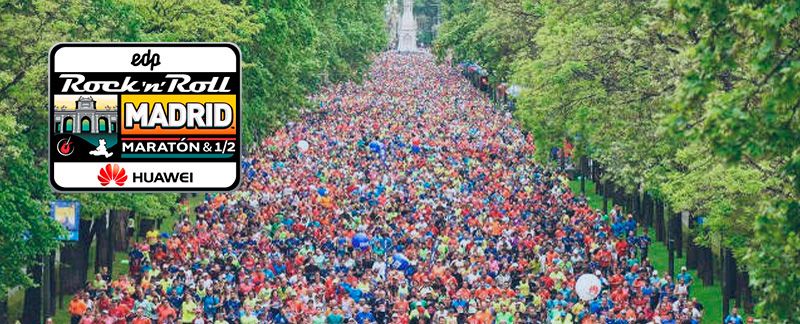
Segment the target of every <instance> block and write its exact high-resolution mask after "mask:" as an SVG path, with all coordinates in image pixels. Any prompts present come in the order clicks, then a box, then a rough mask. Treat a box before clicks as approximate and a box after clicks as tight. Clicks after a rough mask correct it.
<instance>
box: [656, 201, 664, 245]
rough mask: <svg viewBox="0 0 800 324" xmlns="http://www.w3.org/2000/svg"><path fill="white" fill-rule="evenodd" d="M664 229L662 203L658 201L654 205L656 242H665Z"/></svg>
mask: <svg viewBox="0 0 800 324" xmlns="http://www.w3.org/2000/svg"><path fill="white" fill-rule="evenodd" d="M665 232H666V231H665V228H664V202H663V201H661V200H659V201H658V202H657V203H656V240H659V241H661V242H666V235H664V234H666V233H665Z"/></svg>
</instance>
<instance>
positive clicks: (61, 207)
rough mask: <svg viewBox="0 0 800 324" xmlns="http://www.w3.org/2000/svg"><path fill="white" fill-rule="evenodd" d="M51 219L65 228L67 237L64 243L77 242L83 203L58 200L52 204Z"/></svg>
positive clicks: (61, 238)
mask: <svg viewBox="0 0 800 324" xmlns="http://www.w3.org/2000/svg"><path fill="white" fill-rule="evenodd" d="M50 217H52V218H53V219H54V220H55V221H56V222H58V223H59V224H61V226H63V227H64V230H66V231H67V235H65V236H62V237H60V238H59V239H60V240H62V241H77V240H78V233H79V232H80V224H81V203H79V202H77V201H65V200H56V201H54V202H51V203H50Z"/></svg>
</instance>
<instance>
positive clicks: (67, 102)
mask: <svg viewBox="0 0 800 324" xmlns="http://www.w3.org/2000/svg"><path fill="white" fill-rule="evenodd" d="M83 96H84V97H92V98H93V99H94V100H95V101H97V108H99V109H103V108H104V107H105V106H109V107H115V106H116V105H117V96H116V95H83ZM78 97H81V95H56V96H55V98H54V99H53V103H54V105H55V106H56V107H61V106H67V108H68V109H75V101H77V100H78Z"/></svg>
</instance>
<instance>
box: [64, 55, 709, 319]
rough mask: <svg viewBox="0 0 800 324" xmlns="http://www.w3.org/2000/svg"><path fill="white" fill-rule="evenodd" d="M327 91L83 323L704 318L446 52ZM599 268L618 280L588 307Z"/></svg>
mask: <svg viewBox="0 0 800 324" xmlns="http://www.w3.org/2000/svg"><path fill="white" fill-rule="evenodd" d="M316 100H317V101H318V102H319V109H318V110H317V111H315V112H313V113H308V114H305V115H303V116H302V118H301V119H300V120H299V121H298V122H294V123H290V124H288V125H287V126H286V127H285V128H283V129H281V130H279V131H277V133H275V134H274V135H273V136H271V137H269V138H267V139H266V140H264V141H263V143H261V144H262V145H260V146H259V147H258V148H257V149H255V150H254V151H252V152H250V154H249V155H248V157H246V158H245V162H244V163H243V178H244V184H243V185H242V187H241V188H240V189H239V190H238V191H236V192H233V193H230V194H220V195H207V196H206V201H205V203H203V204H202V205H201V206H200V207H198V208H197V209H196V210H195V211H193V213H192V215H191V217H187V218H185V219H183V220H181V221H178V222H177V224H176V225H175V229H174V231H173V232H172V233H164V234H162V235H160V236H158V237H149V238H148V239H147V240H146V241H142V242H138V243H136V245H135V247H134V248H133V249H132V250H131V252H130V274H129V275H126V276H122V277H120V278H109V277H108V275H107V274H98V275H97V277H95V278H92V280H91V282H89V283H88V284H87V289H86V290H84V291H82V292H80V293H78V294H76V295H75V297H73V298H72V300H71V301H70V305H69V311H70V314H71V315H72V320H73V323H156V322H157V323H243V324H247V323H333V324H335V323H359V324H363V323H479V324H489V323H498V324H499V323H506V324H511V323H651V322H653V323H698V322H701V321H702V316H703V311H702V305H700V304H699V303H697V302H696V301H695V300H694V299H693V298H691V296H690V293H691V291H692V283H693V280H692V277H691V275H689V274H688V273H687V272H685V271H681V273H680V274H678V275H676V277H675V278H671V277H670V276H668V275H665V274H663V273H659V272H658V271H656V270H654V269H653V267H652V266H651V264H650V263H649V262H648V260H647V254H648V248H649V244H650V241H649V239H648V238H647V236H646V234H643V233H642V231H641V230H640V229H638V228H637V226H638V225H637V224H636V222H635V221H634V219H633V218H632V217H631V216H630V215H626V214H623V213H622V212H621V211H620V210H619V208H615V209H614V210H612V211H611V213H609V214H608V215H602V214H601V213H600V212H599V211H595V210H592V209H591V208H589V207H588V205H587V203H586V201H585V200H584V199H583V198H581V197H579V196H576V195H575V194H573V193H572V192H571V191H570V190H569V187H568V180H567V179H566V177H565V175H564V174H562V173H559V172H557V171H556V170H554V169H548V168H544V167H542V166H540V165H538V164H536V163H534V161H533V160H532V156H533V153H534V150H535V147H534V144H533V140H532V138H531V136H530V135H526V134H524V133H523V132H522V131H521V130H520V128H519V127H518V126H517V124H516V122H515V121H514V120H513V119H512V117H511V116H510V114H509V113H507V112H505V111H501V110H496V109H494V108H493V106H492V105H491V103H490V102H489V101H488V99H487V98H486V97H485V96H484V95H482V94H481V93H479V92H478V91H477V90H475V89H474V88H473V87H472V86H471V85H470V84H469V83H468V81H467V80H465V79H464V78H463V77H462V76H461V75H460V74H459V73H458V71H456V70H454V69H452V68H450V67H448V66H444V65H438V64H436V63H435V62H434V59H433V57H432V56H430V55H428V54H416V55H409V54H397V53H384V54H382V55H380V56H378V57H376V59H375V61H374V63H373V66H372V68H371V71H370V73H369V75H368V77H367V78H366V79H365V80H364V82H363V84H360V85H359V84H355V83H347V84H339V85H335V86H331V87H330V88H327V89H325V90H323V91H322V92H321V94H320V95H319V97H318V98H317V99H316ZM637 233H638V234H637ZM587 273H590V274H595V275H597V276H598V277H599V278H600V280H601V282H602V290H601V291H600V292H599V294H598V296H597V297H596V298H594V299H593V300H586V301H584V300H581V299H580V298H579V297H578V294H577V293H576V291H575V281H576V278H577V277H578V276H580V275H582V274H587Z"/></svg>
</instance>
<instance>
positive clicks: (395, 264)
mask: <svg viewBox="0 0 800 324" xmlns="http://www.w3.org/2000/svg"><path fill="white" fill-rule="evenodd" d="M392 268H394V269H397V270H401V271H402V270H405V269H406V268H408V258H406V256H405V255H403V254H402V253H395V254H394V256H392Z"/></svg>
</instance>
